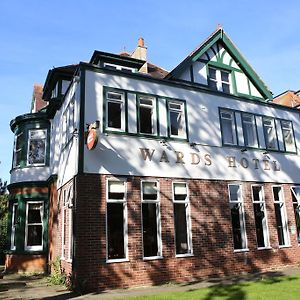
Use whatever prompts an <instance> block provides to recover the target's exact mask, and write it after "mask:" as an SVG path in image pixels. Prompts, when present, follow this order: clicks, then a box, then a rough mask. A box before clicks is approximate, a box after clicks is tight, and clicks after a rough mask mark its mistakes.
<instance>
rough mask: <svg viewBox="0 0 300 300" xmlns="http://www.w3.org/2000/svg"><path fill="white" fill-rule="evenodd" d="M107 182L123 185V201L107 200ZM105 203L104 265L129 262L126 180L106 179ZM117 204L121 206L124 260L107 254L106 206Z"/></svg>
mask: <svg viewBox="0 0 300 300" xmlns="http://www.w3.org/2000/svg"><path fill="white" fill-rule="evenodd" d="M109 182H123V184H124V197H123V199H121V200H120V199H109ZM105 185H106V201H105V202H106V203H105V207H106V210H105V226H106V230H105V236H106V263H115V262H124V261H129V258H128V212H127V180H126V178H115V177H110V178H106V183H105ZM108 203H118V204H123V242H124V254H125V255H124V256H125V257H124V258H109V253H108V246H109V245H108V215H107V211H108V209H107V207H108V206H107V204H108Z"/></svg>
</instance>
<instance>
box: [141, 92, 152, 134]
mask: <svg viewBox="0 0 300 300" xmlns="http://www.w3.org/2000/svg"><path fill="white" fill-rule="evenodd" d="M141 100H146V101H151V102H152V103H151V105H150V104H146V103H141ZM141 107H146V108H151V125H152V133H145V132H141V113H140V108H141ZM156 110H157V106H156V98H155V97H153V96H144V95H139V96H138V112H139V124H138V125H139V126H138V128H139V134H143V135H144V134H145V135H152V136H154V135H157V114H156Z"/></svg>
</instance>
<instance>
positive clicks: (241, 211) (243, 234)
mask: <svg viewBox="0 0 300 300" xmlns="http://www.w3.org/2000/svg"><path fill="white" fill-rule="evenodd" d="M230 186H239V190H240V195H239V197H238V200H237V201H232V200H231V198H230ZM228 196H229V204H238V205H239V206H240V207H239V219H240V230H241V239H242V248H241V249H235V248H234V237H233V228H232V220H231V229H232V242H233V248H234V252H243V251H249V249H248V241H247V231H246V222H245V209H244V201H243V185H242V184H241V183H230V184H228ZM229 208H230V216H231V207H230V206H229Z"/></svg>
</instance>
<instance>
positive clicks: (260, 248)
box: [257, 247, 273, 250]
mask: <svg viewBox="0 0 300 300" xmlns="http://www.w3.org/2000/svg"><path fill="white" fill-rule="evenodd" d="M272 249H273V248H272V247H259V248H257V250H272Z"/></svg>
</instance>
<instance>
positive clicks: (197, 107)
mask: <svg viewBox="0 0 300 300" xmlns="http://www.w3.org/2000/svg"><path fill="white" fill-rule="evenodd" d="M86 83H87V86H89V87H93V88H89V89H88V88H86V99H85V112H86V115H85V123H90V122H94V121H95V120H100V121H101V124H102V120H103V119H102V108H103V93H102V91H103V86H109V87H114V88H121V89H125V90H130V91H135V92H143V93H149V94H154V95H158V96H159V97H161V98H163V97H170V98H176V99H182V100H186V102H187V113H188V127H189V136H190V138H189V141H190V142H195V143H197V144H199V145H197V146H195V147H192V146H191V145H190V144H189V143H188V142H175V141H173V142H167V143H166V145H163V144H162V143H161V142H160V141H159V140H155V139H150V138H137V137H129V136H123V135H114V134H102V133H101V130H102V126H100V130H99V134H100V136H99V143H98V145H97V146H96V148H95V149H94V150H91V151H89V150H87V149H86V148H85V150H84V172H87V173H101V174H118V175H140V176H155V177H160V176H162V177H183V178H203V179H220V180H221V179H222V180H223V179H224V180H245V181H265V182H294V183H300V159H299V156H298V155H295V154H282V153H276V152H270V153H268V154H264V151H263V150H250V149H248V150H247V151H246V152H241V151H240V149H238V148H234V147H222V141H221V133H220V122H219V110H218V108H219V107H227V108H231V109H235V110H240V111H246V112H249V113H254V114H255V113H256V114H262V115H265V116H271V117H277V118H283V119H288V120H291V121H293V125H294V129H295V131H296V132H295V135H296V141H297V146H298V147H299V145H300V144H299V138H300V137H299V130H297V129H299V128H300V121H299V113H298V112H295V113H294V112H291V111H285V110H282V109H278V108H276V107H274V106H265V105H260V103H259V102H249V101H239V100H236V99H230V97H222V96H217V95H214V94H207V93H203V92H198V91H192V90H184V89H180V88H177V87H171V86H167V85H162V84H158V83H151V82H146V81H139V80H135V79H129V78H126V77H121V76H120V77H119V76H117V75H115V76H112V75H105V74H102V73H94V72H91V71H88V72H87V74H86ZM257 119H258V120H257V121H258V125H259V123H260V120H259V119H260V117H259V116H258V117H257ZM161 122H163V119H161ZM164 125H165V126H166V124H164ZM164 125H163V124H161V126H164ZM260 125H262V124H260ZM240 135H241V133H239V136H240ZM259 137H260V139H262V138H263V132H262V131H260V132H259ZM241 142H242V141H241ZM141 149H149V150H148V151H150V152H149V153H150V154H152V156H151V161H150V160H149V157H148V158H146V159H145V157H143V154H142V151H145V150H141ZM166 157H167V158H166ZM180 157H181V159H180ZM167 160H168V161H167ZM198 160H199V161H198ZM274 161H275V163H274Z"/></svg>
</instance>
